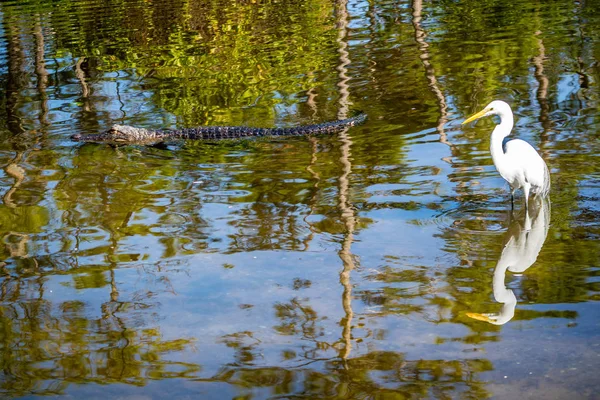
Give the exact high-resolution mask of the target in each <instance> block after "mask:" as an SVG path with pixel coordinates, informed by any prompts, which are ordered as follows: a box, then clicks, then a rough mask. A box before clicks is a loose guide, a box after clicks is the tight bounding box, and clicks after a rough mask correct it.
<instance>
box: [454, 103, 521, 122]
mask: <svg viewBox="0 0 600 400" xmlns="http://www.w3.org/2000/svg"><path fill="white" fill-rule="evenodd" d="M490 115H498V116H500V119H502V117H504V116H509V115H512V111H511V109H510V106H509V105H508V104H507V103H505V102H503V101H502V100H494V101H492V102H491V103H490V104H488V105H487V106H485V108H484V109H483V110H481V111H479V112H478V113H476V114H473V115H471V116H470V117H469V118H467V119H465V120H464V121H463V123H462V125H464V124H468V123H469V122H473V121H475V120H476V119H479V118H482V117H488V116H490Z"/></svg>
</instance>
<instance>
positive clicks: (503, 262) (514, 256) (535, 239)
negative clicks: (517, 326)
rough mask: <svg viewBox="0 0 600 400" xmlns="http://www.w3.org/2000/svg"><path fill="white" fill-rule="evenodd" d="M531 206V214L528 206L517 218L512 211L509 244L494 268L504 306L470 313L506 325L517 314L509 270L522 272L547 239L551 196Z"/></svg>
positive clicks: (495, 284)
mask: <svg viewBox="0 0 600 400" xmlns="http://www.w3.org/2000/svg"><path fill="white" fill-rule="evenodd" d="M531 209H532V213H531V215H530V213H529V210H526V211H525V217H524V218H515V217H514V215H513V213H512V212H511V221H510V224H509V227H508V231H507V232H506V236H505V238H506V240H505V243H506V244H505V246H504V249H503V250H502V254H501V255H500V259H499V260H498V263H497V264H496V269H495V270H494V278H493V281H492V282H493V283H492V285H493V290H494V299H495V300H496V301H497V302H498V303H503V306H502V309H501V310H500V312H499V313H490V314H477V313H467V316H469V317H471V318H473V319H476V320H479V321H486V322H489V323H490V324H494V325H504V324H505V323H507V322H508V321H510V320H511V319H512V318H513V317H514V315H515V308H516V306H517V298H516V296H515V294H514V293H513V291H512V290H511V289H509V288H507V287H506V285H505V278H506V271H507V270H508V271H510V272H512V273H515V274H522V273H523V272H525V271H526V270H527V269H528V268H529V267H531V266H532V265H533V264H534V263H535V261H536V260H537V257H538V254H540V251H541V249H542V246H543V245H544V242H545V241H546V236H547V235H548V227H549V225H550V200H548V199H543V200H542V201H540V202H534V203H532V205H531Z"/></svg>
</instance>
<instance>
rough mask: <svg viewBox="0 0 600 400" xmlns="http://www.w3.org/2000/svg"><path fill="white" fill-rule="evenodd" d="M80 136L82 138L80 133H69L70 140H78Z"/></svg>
mask: <svg viewBox="0 0 600 400" xmlns="http://www.w3.org/2000/svg"><path fill="white" fill-rule="evenodd" d="M82 138H83V135H81V133H76V134H75V135H71V140H74V141H75V142H79V141H80V140H81V139H82Z"/></svg>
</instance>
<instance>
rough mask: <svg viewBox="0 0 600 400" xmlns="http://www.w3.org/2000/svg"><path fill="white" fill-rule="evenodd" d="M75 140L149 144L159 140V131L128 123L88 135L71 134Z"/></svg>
mask: <svg viewBox="0 0 600 400" xmlns="http://www.w3.org/2000/svg"><path fill="white" fill-rule="evenodd" d="M71 140H73V141H76V142H94V143H110V144H117V145H118V144H134V143H140V144H151V143H156V142H159V141H160V140H161V137H160V135H159V132H156V131H150V130H148V129H144V128H135V127H133V126H129V125H113V126H111V128H110V129H108V130H107V131H106V132H102V133H94V134H90V135H81V134H76V135H73V136H71Z"/></svg>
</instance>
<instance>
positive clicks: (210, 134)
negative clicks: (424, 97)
mask: <svg viewBox="0 0 600 400" xmlns="http://www.w3.org/2000/svg"><path fill="white" fill-rule="evenodd" d="M366 119H367V114H365V113H362V112H359V113H357V114H356V115H354V116H352V117H350V118H346V119H342V120H337V121H331V122H325V123H321V124H314V125H301V126H297V127H293V128H251V127H246V126H200V127H197V128H187V129H179V130H151V129H144V128H136V127H133V126H128V125H113V126H112V127H111V128H110V129H109V130H107V131H106V132H103V133H97V134H88V135H81V134H76V135H73V136H71V140H74V141H76V142H95V143H109V144H116V145H127V144H145V145H152V144H157V143H160V142H164V141H169V140H176V139H195V140H221V139H240V138H249V137H263V136H302V135H314V134H324V133H335V132H339V131H341V130H343V129H345V128H347V127H350V126H355V125H359V124H362V123H363V122H365V120H366Z"/></svg>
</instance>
